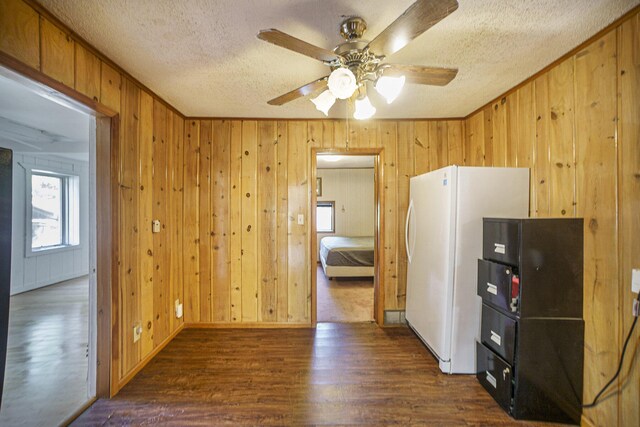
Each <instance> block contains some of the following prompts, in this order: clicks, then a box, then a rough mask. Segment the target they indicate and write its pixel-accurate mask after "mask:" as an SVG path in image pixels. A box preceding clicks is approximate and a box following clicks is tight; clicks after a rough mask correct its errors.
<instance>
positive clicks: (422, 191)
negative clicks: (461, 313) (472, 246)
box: [406, 166, 457, 372]
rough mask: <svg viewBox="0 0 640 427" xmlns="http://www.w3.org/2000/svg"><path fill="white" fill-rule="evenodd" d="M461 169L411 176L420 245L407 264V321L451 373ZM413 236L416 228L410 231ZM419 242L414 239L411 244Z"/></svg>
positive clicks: (415, 220) (451, 168) (418, 244)
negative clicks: (457, 202)
mask: <svg viewBox="0 0 640 427" xmlns="http://www.w3.org/2000/svg"><path fill="white" fill-rule="evenodd" d="M456 170H457V167H455V166H451V167H447V168H444V169H440V170H438V171H434V172H431V173H428V174H424V175H420V176H417V177H414V178H411V200H412V201H413V212H412V215H413V219H412V220H411V221H410V227H409V228H411V226H413V227H416V228H415V236H416V238H415V247H414V248H413V251H412V257H411V262H410V263H409V264H408V268H407V311H406V319H407V321H408V323H409V324H410V325H411V327H412V328H413V330H414V331H415V332H416V333H417V334H418V335H419V336H420V338H421V339H422V341H423V342H424V343H425V344H426V345H427V346H428V347H429V348H430V349H431V351H432V352H433V353H434V354H435V355H436V356H437V357H438V358H439V359H440V361H441V363H440V366H441V369H443V370H445V371H447V372H448V366H449V365H448V362H449V360H450V358H451V310H452V306H453V303H452V299H453V242H454V240H455V239H454V235H455V234H454V233H455V230H454V229H453V224H454V222H455V217H454V215H455V186H456V178H457V177H456ZM408 234H409V235H410V236H411V235H412V234H413V233H412V230H410V231H409V233H408ZM411 243H414V242H411Z"/></svg>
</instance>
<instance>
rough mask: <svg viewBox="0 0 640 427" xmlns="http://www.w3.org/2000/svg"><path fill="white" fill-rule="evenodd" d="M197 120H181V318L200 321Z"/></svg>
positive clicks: (188, 320)
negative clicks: (182, 126)
mask: <svg viewBox="0 0 640 427" xmlns="http://www.w3.org/2000/svg"><path fill="white" fill-rule="evenodd" d="M199 144H200V122H199V121H197V120H185V123H184V168H183V174H184V178H183V179H184V207H185V209H184V212H183V216H182V218H183V224H182V227H183V237H182V239H183V240H182V242H183V248H182V251H183V255H184V261H183V269H184V279H183V283H184V287H185V290H188V291H185V295H184V296H185V299H184V304H185V305H184V321H185V322H198V321H200V280H199V278H198V276H199V274H200V262H199V259H200V251H199V249H200V243H199V237H200V231H199V222H200V212H199V211H198V206H199V201H198V200H199V197H200V192H199V188H198V186H199V173H198V168H199V152H200V148H199Z"/></svg>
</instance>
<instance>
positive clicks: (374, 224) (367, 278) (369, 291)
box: [312, 153, 378, 322]
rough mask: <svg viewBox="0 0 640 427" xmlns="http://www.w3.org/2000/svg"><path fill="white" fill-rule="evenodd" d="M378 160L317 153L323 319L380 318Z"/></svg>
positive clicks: (320, 317)
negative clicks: (377, 305)
mask: <svg viewBox="0 0 640 427" xmlns="http://www.w3.org/2000/svg"><path fill="white" fill-rule="evenodd" d="M376 162H377V155H373V154H351V153H349V154H345V153H319V154H317V155H316V162H315V163H316V168H315V180H316V181H315V194H314V196H315V206H314V213H315V217H314V218H315V221H314V223H315V228H314V233H315V248H314V250H315V252H316V260H317V263H316V264H314V265H315V282H316V319H317V321H318V322H373V321H374V320H375V317H376V316H375V293H376V292H375V289H376V270H377V267H378V266H377V252H376V249H377V248H376V241H377V240H376V236H377V234H378V233H377V230H378V218H377V205H378V200H377V197H376V172H377V168H376V165H377V163H376ZM312 274H313V272H312Z"/></svg>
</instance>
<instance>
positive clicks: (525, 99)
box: [512, 83, 536, 216]
mask: <svg viewBox="0 0 640 427" xmlns="http://www.w3.org/2000/svg"><path fill="white" fill-rule="evenodd" d="M517 94H518V117H517V121H518V123H517V127H518V134H517V135H518V139H517V144H518V149H517V154H516V166H518V167H519V168H529V183H530V185H529V215H530V216H534V214H535V207H536V191H535V189H536V186H535V185H534V183H535V182H536V174H535V173H536V169H535V167H534V166H535V156H536V111H535V93H534V84H533V83H528V84H526V85H525V86H523V87H521V88H520V89H519V90H518V92H517ZM512 144H513V143H512Z"/></svg>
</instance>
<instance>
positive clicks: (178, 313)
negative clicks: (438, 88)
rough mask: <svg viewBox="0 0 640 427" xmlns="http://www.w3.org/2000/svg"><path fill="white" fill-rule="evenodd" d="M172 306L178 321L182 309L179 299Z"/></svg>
mask: <svg viewBox="0 0 640 427" xmlns="http://www.w3.org/2000/svg"><path fill="white" fill-rule="evenodd" d="M174 306H175V313H176V319H180V318H181V317H182V310H183V307H182V304H180V300H179V299H177V300H176V302H175V304H174Z"/></svg>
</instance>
